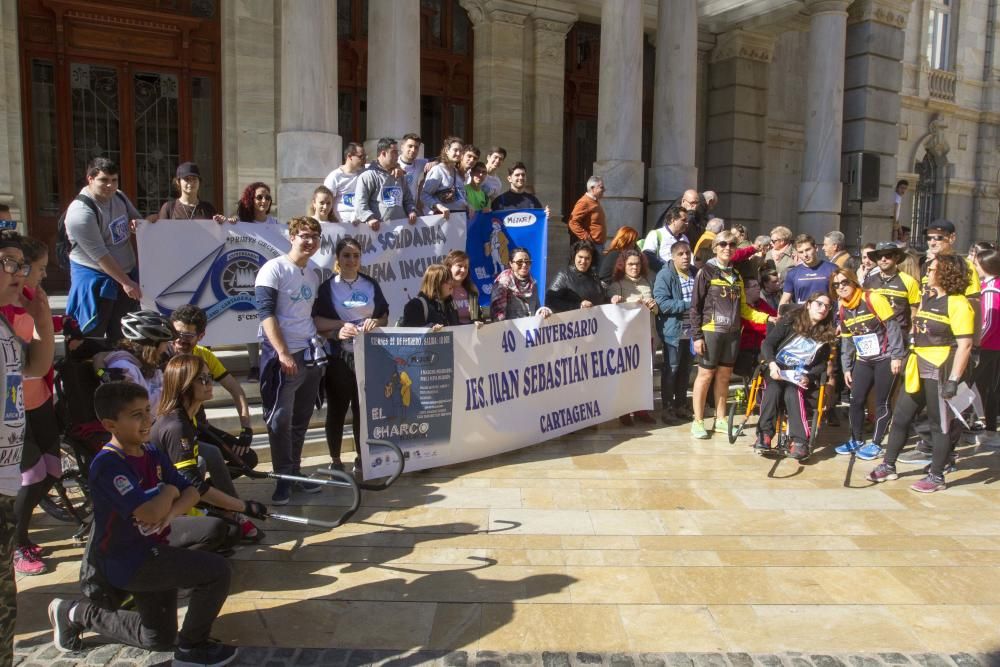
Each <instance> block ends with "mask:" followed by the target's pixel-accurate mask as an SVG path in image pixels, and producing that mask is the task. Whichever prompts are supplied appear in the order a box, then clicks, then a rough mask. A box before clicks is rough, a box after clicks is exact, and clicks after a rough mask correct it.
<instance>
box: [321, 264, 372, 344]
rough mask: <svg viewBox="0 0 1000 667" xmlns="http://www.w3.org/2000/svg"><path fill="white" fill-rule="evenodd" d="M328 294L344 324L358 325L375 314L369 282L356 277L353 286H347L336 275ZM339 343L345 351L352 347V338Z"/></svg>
mask: <svg viewBox="0 0 1000 667" xmlns="http://www.w3.org/2000/svg"><path fill="white" fill-rule="evenodd" d="M330 292H331V294H332V295H333V303H334V306H335V307H336V309H337V314H338V315H340V317H341V319H342V320H343V321H345V322H350V323H351V324H357V325H360V324H361V323H362V322H364V321H365V320H367V319H368V318H370V317H371V316H372V315H374V314H375V284H374V283H372V282H371V281H370V280H366V279H364V278H362V277H361V276H358V278H356V279H355V280H354V281H353V284H349V283H348V282H347V281H345V280H343V279H342V278H341V277H340V276H339V275H336V276H334V277H333V282H332V283H331V285H330ZM339 343H340V345H341V347H343V348H344V349H345V350H350V349H351V348H353V347H354V339H353V338H349V339H347V340H341V341H339Z"/></svg>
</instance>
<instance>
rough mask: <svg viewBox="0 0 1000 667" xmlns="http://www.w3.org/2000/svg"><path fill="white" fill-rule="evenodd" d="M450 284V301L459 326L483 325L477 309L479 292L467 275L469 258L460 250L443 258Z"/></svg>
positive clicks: (479, 311)
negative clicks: (453, 305)
mask: <svg viewBox="0 0 1000 667" xmlns="http://www.w3.org/2000/svg"><path fill="white" fill-rule="evenodd" d="M444 265H445V266H446V267H448V276H449V282H451V301H452V303H454V304H455V310H456V311H457V312H458V323H459V324H475V325H476V326H477V327H480V326H482V325H483V324H484V322H483V319H484V313H483V312H482V310H481V309H480V308H479V290H477V289H476V283H475V282H473V280H472V276H471V275H469V256H468V255H467V254H466V253H464V252H463V251H461V250H452V251H451V252H449V253H448V256H447V257H445V258H444Z"/></svg>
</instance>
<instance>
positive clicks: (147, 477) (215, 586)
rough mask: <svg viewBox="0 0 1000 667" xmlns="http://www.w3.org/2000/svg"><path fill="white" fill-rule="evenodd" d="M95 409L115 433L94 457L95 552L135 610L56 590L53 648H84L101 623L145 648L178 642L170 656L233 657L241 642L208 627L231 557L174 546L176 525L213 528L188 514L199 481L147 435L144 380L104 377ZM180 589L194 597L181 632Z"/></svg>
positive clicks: (223, 660) (208, 660)
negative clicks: (226, 640) (216, 635)
mask: <svg viewBox="0 0 1000 667" xmlns="http://www.w3.org/2000/svg"><path fill="white" fill-rule="evenodd" d="M94 408H95V411H96V412H97V416H98V417H99V418H100V419H101V423H102V424H103V425H104V428H106V429H107V430H108V431H109V432H111V434H112V438H111V442H110V443H108V444H107V445H105V446H104V448H103V449H101V451H100V452H99V453H98V454H97V456H96V457H95V458H94V462H93V463H92V464H91V466H90V476H89V479H90V489H91V494H92V498H93V504H94V525H95V528H94V534H93V536H92V538H91V539H92V540H93V546H92V547H91V548H93V549H94V552H93V553H92V557H93V560H94V565H95V567H96V568H97V569H98V570H99V572H100V573H101V574H102V575H103V576H104V578H105V579H106V580H107V582H108V583H109V584H110V585H112V586H114V587H115V588H117V589H120V590H122V591H126V592H128V593H130V594H131V595H132V597H133V599H134V600H135V608H136V611H124V610H121V609H117V610H109V609H104V608H102V607H100V606H98V605H96V604H94V603H93V602H91V601H90V600H87V599H82V600H61V599H59V598H56V599H54V600H53V601H52V603H51V604H50V605H49V621H50V622H51V623H52V628H53V630H54V632H53V634H54V643H55V645H56V647H57V648H59V649H60V650H62V651H71V650H78V649H79V648H80V647H81V641H80V634H81V633H83V632H95V633H97V634H99V635H102V636H104V637H107V638H110V639H111V640H113V641H116V642H120V643H123V644H129V645H132V646H138V647H141V648H145V649H149V650H156V651H164V650H170V649H175V650H174V663H173V664H174V665H215V666H219V665H225V664H228V663H229V662H231V661H232V660H233V658H235V657H236V647H233V646H226V645H224V644H220V643H219V642H217V641H215V640H213V639H210V637H209V633H210V632H211V629H212V623H213V622H214V621H215V619H216V617H217V616H218V615H219V611H220V610H221V609H222V605H223V603H225V601H226V597H227V596H228V595H229V580H230V575H231V571H230V567H229V563H228V562H226V559H225V558H223V557H222V556H219V555H218V554H215V553H211V552H209V551H207V550H197V549H185V548H178V547H176V546H171V543H173V542H175V539H176V538H177V536H178V535H180V534H183V540H182V541H183V542H187V543H197V542H199V541H200V540H199V539H198V533H199V531H206V530H212V529H213V524H212V523H211V522H210V521H206V520H204V517H195V516H186V515H187V513H188V510H190V509H191V508H192V507H194V505H195V504H196V503H197V502H198V500H199V499H200V494H199V493H198V489H197V488H195V487H193V486H191V484H190V483H189V482H188V481H187V480H186V479H184V477H182V476H181V475H180V474H179V473H178V472H177V470H176V469H175V468H174V466H173V464H172V463H171V462H170V458H169V457H168V456H167V455H166V453H164V452H161V451H160V450H158V449H157V448H156V447H154V446H152V445H149V444H145V443H146V442H147V439H148V438H149V431H150V427H151V426H152V417H151V415H150V411H149V397H148V395H147V392H146V390H145V389H144V388H143V387H140V386H139V385H137V384H133V383H131V382H112V383H108V384H104V385H101V386H100V387H98V389H97V392H96V393H95V395H94ZM172 533H175V535H174V537H173V538H172V537H171V535H172ZM181 588H185V589H191V599H190V602H189V605H188V611H187V614H186V615H185V617H184V624H183V626H182V627H181V629H180V633H179V634H178V631H177V591H178V589H181ZM175 642H176V643H175Z"/></svg>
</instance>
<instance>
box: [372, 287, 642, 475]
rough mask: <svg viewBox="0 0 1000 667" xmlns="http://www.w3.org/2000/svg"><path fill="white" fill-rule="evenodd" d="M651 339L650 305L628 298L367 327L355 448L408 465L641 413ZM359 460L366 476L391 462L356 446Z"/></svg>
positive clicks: (494, 449)
mask: <svg viewBox="0 0 1000 667" xmlns="http://www.w3.org/2000/svg"><path fill="white" fill-rule="evenodd" d="M651 337H652V331H651V329H650V321H649V311H648V310H646V309H645V308H643V307H641V306H639V305H638V304H630V305H615V306H610V305H609V306H598V307H596V308H588V309H581V310H574V311H571V312H567V313H560V314H558V315H552V316H551V317H549V318H541V317H525V318H521V319H516V320H505V321H503V322H496V323H493V324H487V325H485V326H483V327H482V328H479V329H477V328H476V327H474V326H460V327H449V328H446V329H443V330H441V331H440V332H431V331H430V330H429V329H410V328H408V329H397V328H386V329H377V330H375V331H373V332H371V333H369V334H364V335H362V337H361V338H362V341H363V344H362V345H355V349H356V351H357V353H358V356H357V358H356V359H355V368H357V369H358V390H359V391H358V393H359V397H360V400H361V425H360V427H359V431H358V432H359V433H360V434H361V439H362V442H363V443H364V442H366V441H369V440H390V441H392V442H393V443H395V444H396V445H398V446H399V447H400V448H401V449H402V450H403V454H404V456H405V457H406V459H407V462H406V470H408V471H413V470H422V469H424V468H433V467H436V466H442V465H449V464H452V463H459V462H462V461H470V460H473V459H479V458H483V457H486V456H492V455H495V454H499V453H501V452H506V451H510V450H513V449H519V448H521V447H526V446H528V445H532V444H535V443H538V442H542V441H544V440H548V439H550V438H554V437H558V436H561V435H566V434H567V433H571V432H573V431H576V430H579V429H581V428H584V427H587V426H592V425H595V424H599V423H601V422H605V421H608V420H611V419H615V418H616V417H619V416H620V415H623V414H625V413H629V412H636V411H639V410H652V408H653V348H652V345H651V344H650V339H651ZM404 373H405V376H406V377H405V378H404V377H403V376H404ZM406 389H408V390H409V398H406V396H407V395H406V394H404V393H403V392H404V391H405V390H406ZM390 456H391V455H390ZM361 460H362V467H363V470H364V474H365V477H366V478H367V479H371V478H373V477H383V476H385V474H386V473H385V471H386V470H391V469H393V468H392V464H393V462H392V460H391V458H389V459H387V458H386V456H385V455H384V454H383V453H379V455H378V456H377V457H371V456H369V455H368V448H367V447H365V446H362V447H361Z"/></svg>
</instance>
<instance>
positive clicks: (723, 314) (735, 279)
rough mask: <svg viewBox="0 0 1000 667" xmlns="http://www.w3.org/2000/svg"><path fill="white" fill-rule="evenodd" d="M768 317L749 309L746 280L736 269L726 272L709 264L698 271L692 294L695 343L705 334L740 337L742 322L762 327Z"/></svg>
mask: <svg viewBox="0 0 1000 667" xmlns="http://www.w3.org/2000/svg"><path fill="white" fill-rule="evenodd" d="M767 317H768V316H767V313H763V312H761V311H758V310H754V309H753V308H750V306H748V305H747V295H746V290H745V289H744V287H743V279H742V278H741V277H740V274H739V273H738V272H737V271H736V270H735V269H734V268H733V267H731V266H730V267H726V268H725V269H723V268H722V267H720V266H719V265H718V264H716V263H715V262H714V261H710V262H708V263H706V264H705V265H704V266H703V267H701V270H700V271H698V275H697V276H695V279H694V288H693V290H692V293H691V329H692V331H691V337H692V338H693V339H695V340H699V339H702V338H704V337H705V336H704V333H705V332H714V333H737V334H738V333H739V332H740V329H741V327H742V323H741V320H740V318H744V319H747V320H750V321H751V322H757V323H759V324H763V323H764V322H767Z"/></svg>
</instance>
